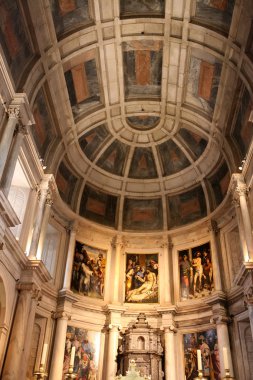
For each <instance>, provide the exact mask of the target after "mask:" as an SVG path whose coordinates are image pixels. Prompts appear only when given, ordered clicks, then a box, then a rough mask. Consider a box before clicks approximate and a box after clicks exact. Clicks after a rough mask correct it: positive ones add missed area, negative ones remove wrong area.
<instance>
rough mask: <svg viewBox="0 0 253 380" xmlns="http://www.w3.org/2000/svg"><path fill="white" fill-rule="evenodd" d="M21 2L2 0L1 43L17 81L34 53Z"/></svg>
mask: <svg viewBox="0 0 253 380" xmlns="http://www.w3.org/2000/svg"><path fill="white" fill-rule="evenodd" d="M21 3H22V2H18V1H15V0H0V15H1V17H0V45H1V47H2V49H3V52H4V55H5V58H6V60H7V62H8V65H9V67H10V70H11V74H12V77H13V80H14V82H15V83H17V82H18V81H19V79H20V77H21V74H22V73H23V71H24V69H25V68H26V67H27V65H28V64H29V62H31V60H32V57H33V55H34V54H33V49H32V46H31V42H30V37H29V33H28V30H27V28H26V25H25V22H24V19H23V16H22V10H21V9H20V7H21ZM26 11H27V10H26ZM31 27H32V26H31Z"/></svg>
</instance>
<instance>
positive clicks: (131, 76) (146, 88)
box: [123, 40, 162, 98]
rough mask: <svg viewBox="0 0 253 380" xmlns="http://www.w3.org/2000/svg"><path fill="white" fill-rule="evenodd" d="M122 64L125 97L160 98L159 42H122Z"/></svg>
mask: <svg viewBox="0 0 253 380" xmlns="http://www.w3.org/2000/svg"><path fill="white" fill-rule="evenodd" d="M123 64H124V83H125V96H126V97H132V96H133V97H135V96H140V97H143V98H145V97H150V96H160V93H161V75H162V43H161V42H159V41H148V40H147V41H133V42H124V43H123Z"/></svg>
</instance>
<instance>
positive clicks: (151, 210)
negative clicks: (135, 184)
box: [123, 198, 163, 231]
mask: <svg viewBox="0 0 253 380" xmlns="http://www.w3.org/2000/svg"><path fill="white" fill-rule="evenodd" d="M162 227H163V212H162V200H161V198H158V199H131V198H125V201H124V212H123V228H124V230H138V231H147V230H150V231H154V230H160V229H161V228H162Z"/></svg>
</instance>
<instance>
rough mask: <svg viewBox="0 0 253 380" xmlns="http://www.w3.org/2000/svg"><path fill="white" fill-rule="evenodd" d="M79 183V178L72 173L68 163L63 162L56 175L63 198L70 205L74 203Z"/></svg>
mask: <svg viewBox="0 0 253 380" xmlns="http://www.w3.org/2000/svg"><path fill="white" fill-rule="evenodd" d="M77 181H78V178H77V177H76V176H75V175H74V174H73V173H72V170H70V168H69V167H68V165H67V164H66V161H64V160H63V161H62V162H61V164H60V166H59V168H58V171H57V174H56V184H57V187H58V190H59V193H60V196H61V198H62V199H63V200H64V201H65V202H66V203H67V204H69V205H71V203H72V200H73V199H72V198H73V195H74V194H73V193H74V190H75V186H76V183H77Z"/></svg>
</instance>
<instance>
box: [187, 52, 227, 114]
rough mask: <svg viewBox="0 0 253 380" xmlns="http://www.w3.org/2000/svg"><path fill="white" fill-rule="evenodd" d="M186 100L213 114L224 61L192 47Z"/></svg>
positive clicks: (204, 111)
mask: <svg viewBox="0 0 253 380" xmlns="http://www.w3.org/2000/svg"><path fill="white" fill-rule="evenodd" d="M189 65H190V67H189V73H188V83H187V91H186V98H185V101H186V103H188V104H191V105H192V106H194V107H197V108H199V109H200V110H201V111H202V112H203V113H207V114H208V115H209V116H211V115H212V114H213V111H214V107H215V102H216V97H217V93H218V88H219V82H220V75H221V69H222V63H221V61H219V60H218V59H217V58H216V57H214V56H213V55H211V54H208V53H206V52H202V51H200V50H197V49H192V54H191V59H190V62H189Z"/></svg>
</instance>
